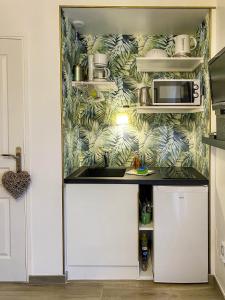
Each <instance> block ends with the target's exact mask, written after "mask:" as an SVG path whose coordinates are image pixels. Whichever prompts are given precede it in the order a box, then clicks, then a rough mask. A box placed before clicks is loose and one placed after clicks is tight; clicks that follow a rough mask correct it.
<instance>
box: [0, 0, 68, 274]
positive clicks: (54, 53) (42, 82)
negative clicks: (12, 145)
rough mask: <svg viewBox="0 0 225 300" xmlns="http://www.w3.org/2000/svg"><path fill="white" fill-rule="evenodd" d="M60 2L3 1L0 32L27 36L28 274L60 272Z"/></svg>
mask: <svg viewBox="0 0 225 300" xmlns="http://www.w3.org/2000/svg"><path fill="white" fill-rule="evenodd" d="M55 2H56V1H49V0H48V1H46V0H38V1H35V0H27V1H25V0H14V1H13V0H1V1H0V36H23V37H25V73H26V82H25V84H26V87H25V90H26V93H27V98H26V100H27V104H29V123H30V124H29V132H28V133H27V136H26V137H27V145H28V148H27V151H28V150H29V153H27V156H29V158H30V166H28V164H27V165H26V166H27V167H28V168H29V169H30V172H31V176H32V185H31V190H30V193H29V198H28V201H29V202H28V208H29V212H30V213H31V215H32V217H31V219H30V222H29V224H28V226H29V231H30V233H31V236H30V249H29V254H30V261H29V274H35V275H38V274H41V275H45V274H62V272H63V263H62V258H63V256H62V200H61V186H62V184H61V132H60V130H61V129H60V114H61V113H60V79H59V78H60V73H59V62H60V60H59V57H60V55H59V20H58V7H57V5H56V4H55Z"/></svg>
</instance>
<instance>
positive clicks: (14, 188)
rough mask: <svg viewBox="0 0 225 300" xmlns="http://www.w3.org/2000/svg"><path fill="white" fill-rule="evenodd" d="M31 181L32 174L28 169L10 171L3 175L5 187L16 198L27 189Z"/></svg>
mask: <svg viewBox="0 0 225 300" xmlns="http://www.w3.org/2000/svg"><path fill="white" fill-rule="evenodd" d="M30 181H31V179H30V174H29V173H28V172H26V171H21V172H17V173H15V172H12V171H8V172H6V173H5V174H4V175H3V176H2V184H3V186H4V188H5V189H6V190H7V191H8V192H9V193H10V195H12V197H13V198H14V199H18V198H19V197H20V196H22V195H23V193H24V192H25V191H26V190H27V188H28V186H29V184H30Z"/></svg>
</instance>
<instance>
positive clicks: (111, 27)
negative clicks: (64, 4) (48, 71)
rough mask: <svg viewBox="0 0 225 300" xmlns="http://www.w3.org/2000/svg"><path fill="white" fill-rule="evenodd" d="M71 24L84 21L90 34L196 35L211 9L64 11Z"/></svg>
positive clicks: (85, 30)
mask: <svg viewBox="0 0 225 300" xmlns="http://www.w3.org/2000/svg"><path fill="white" fill-rule="evenodd" d="M63 10H64V13H65V15H66V16H67V17H69V19H70V20H71V21H74V20H81V21H84V22H85V26H84V27H83V28H82V29H81V30H80V31H81V32H82V33H84V34H87V33H91V34H113V33H123V34H135V33H143V34H162V33H164V34H181V33H193V32H195V31H196V29H197V27H198V25H199V24H200V23H201V22H202V21H203V20H204V18H205V16H206V15H207V13H208V9H159V8H157V9H153V8H149V9H147V8H146V9H143V8H64V9H63Z"/></svg>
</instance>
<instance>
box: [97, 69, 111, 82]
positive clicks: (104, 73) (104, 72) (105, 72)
mask: <svg viewBox="0 0 225 300" xmlns="http://www.w3.org/2000/svg"><path fill="white" fill-rule="evenodd" d="M109 76H110V70H109V69H108V68H102V69H95V70H94V80H95V81H98V80H99V81H101V80H103V81H104V80H106V79H108V78H109Z"/></svg>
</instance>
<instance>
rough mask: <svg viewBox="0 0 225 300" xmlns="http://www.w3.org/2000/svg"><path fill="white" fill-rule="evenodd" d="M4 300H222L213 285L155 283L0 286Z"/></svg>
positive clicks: (81, 282) (111, 282)
mask: <svg viewBox="0 0 225 300" xmlns="http://www.w3.org/2000/svg"><path fill="white" fill-rule="evenodd" d="M0 299H1V300H3V299H4V300H61V299H65V300H72V299H81V300H87V299H90V300H100V299H102V300H122V299H123V300H126V299H127V300H128V299H129V300H147V299H148V300H152V299H154V300H172V299H173V300H174V299H175V300H203V299H204V300H217V299H218V300H219V299H223V297H222V296H221V294H220V292H219V291H218V289H217V287H216V286H215V285H214V284H156V283H153V282H149V281H75V282H70V283H68V284H66V285H45V286H43V285H42V286H38V285H33V286H32V285H29V284H10V283H6V284H3V283H0Z"/></svg>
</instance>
